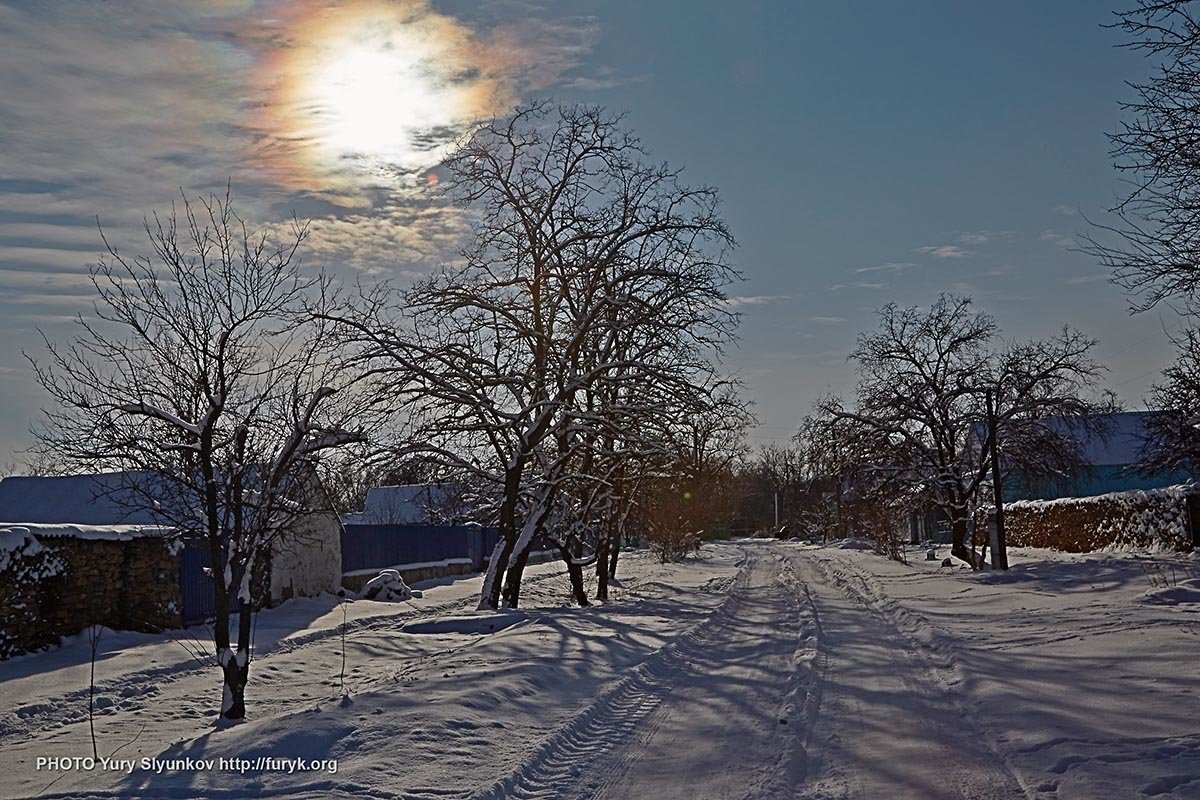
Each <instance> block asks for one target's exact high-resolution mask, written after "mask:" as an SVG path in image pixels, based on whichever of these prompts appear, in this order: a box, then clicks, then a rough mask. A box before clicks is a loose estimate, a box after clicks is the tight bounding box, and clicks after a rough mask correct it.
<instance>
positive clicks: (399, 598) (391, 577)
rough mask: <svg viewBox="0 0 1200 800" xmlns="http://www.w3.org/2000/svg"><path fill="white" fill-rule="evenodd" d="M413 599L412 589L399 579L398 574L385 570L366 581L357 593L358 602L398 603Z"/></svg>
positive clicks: (392, 570) (397, 572) (391, 570)
mask: <svg viewBox="0 0 1200 800" xmlns="http://www.w3.org/2000/svg"><path fill="white" fill-rule="evenodd" d="M412 598H413V593H412V589H410V588H408V584H407V583H405V582H404V578H401V577H400V572H399V571H398V570H394V569H385V570H384V571H383V572H380V573H379V574H378V575H376V576H375V577H374V578H371V580H369V581H367V583H366V585H365V586H363V588H362V591H361V592H359V593H358V599H360V600H379V601H380V602H383V603H400V602H403V601H405V600H411V599H412Z"/></svg>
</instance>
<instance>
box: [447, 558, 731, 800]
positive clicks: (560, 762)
mask: <svg viewBox="0 0 1200 800" xmlns="http://www.w3.org/2000/svg"><path fill="white" fill-rule="evenodd" d="M749 577H750V559H749V556H748V555H747V554H746V552H745V550H744V549H743V554H742V559H741V560H740V562H739V569H738V573H737V576H736V578H735V579H734V582H733V586H732V588H731V590H730V592H729V594H728V595H727V596H726V598H725V599H724V600H723V601H721V603H720V605H718V606H717V607H716V608H714V609H713V610H712V612H710V613H709V615H708V616H707V617H705V618H704V619H703V620H701V621H700V622H699V623H697V624H696V625H694V626H693V627H692V628H691V629H690V630H688V631H687V632H686V633H684V634H681V635H680V636H678V637H676V638H675V639H673V640H671V642H670V643H668V644H666V645H664V646H663V647H661V648H659V649H658V650H656V651H654V652H653V653H652V654H651V655H650V656H648V657H647V658H646V659H645V660H644V661H642V662H641V663H640V664H638V665H637V666H636V667H634V668H633V669H631V670H630V671H629V673H628V674H627V675H625V676H624V677H623V678H620V679H618V680H617V681H616V682H615V683H613V684H611V685H610V686H609V688H608V689H606V690H605V691H603V692H602V693H601V694H600V695H599V696H598V697H597V698H596V699H595V700H593V701H592V702H591V703H590V704H588V705H587V706H586V707H585V708H584V709H582V710H581V711H580V712H579V713H578V714H577V715H576V716H575V717H574V718H573V719H572V720H571V721H570V722H568V723H567V724H566V725H564V726H563V727H561V728H560V729H558V730H557V731H556V732H554V733H553V734H552V735H551V736H550V737H548V738H547V739H545V740H543V741H542V743H541V744H540V745H538V746H537V748H536V749H535V750H533V752H532V753H530V754H529V755H528V756H527V757H526V758H525V760H524V761H522V763H520V764H519V765H518V766H517V767H516V768H515V769H514V770H513V771H512V772H510V773H509V774H507V775H505V776H504V777H502V778H500V779H499V780H498V781H496V782H495V783H493V784H492V785H490V786H487V787H483V788H481V789H479V790H477V791H475V792H473V793H471V794H470V795H469V796H468V797H469V798H470V800H500V799H501V798H510V797H514V798H530V799H533V798H561V797H566V796H572V793H573V792H574V794H575V795H576V796H582V797H588V796H593V795H594V793H595V791H596V790H598V789H600V788H602V787H601V786H598V785H593V786H591V787H581V786H580V785H579V784H580V781H581V779H582V778H583V777H584V775H585V773H586V772H587V771H588V770H589V768H590V767H592V765H594V764H596V763H597V762H598V761H600V760H601V759H602V758H603V757H604V756H605V755H607V754H610V753H612V752H613V751H615V750H617V749H618V748H620V747H622V746H623V745H626V744H628V743H629V742H630V741H631V740H632V739H633V738H634V737H635V735H637V734H639V733H641V734H645V733H647V732H648V730H651V729H647V728H646V727H645V726H646V724H647V722H648V721H649V719H650V717H651V716H652V715H653V713H654V711H655V710H657V709H658V708H659V706H660V705H661V704H662V702H663V699H664V698H665V696H666V695H667V694H668V693H669V692H670V690H671V683H672V679H673V678H674V677H675V676H677V675H678V674H679V673H680V672H681V671H683V670H684V669H686V667H687V665H688V664H689V663H690V662H691V660H692V659H693V658H694V657H695V654H696V653H697V652H698V651H700V650H702V649H703V648H704V647H705V645H706V642H707V640H708V638H709V636H710V635H711V633H712V632H713V631H714V630H716V629H718V628H719V627H720V626H721V625H722V624H724V623H725V622H726V620H728V619H729V618H730V617H731V616H732V615H734V614H736V613H737V611H738V610H739V607H740V605H741V600H742V592H743V591H744V589H745V587H746V585H747V582H748V581H749ZM649 724H650V725H653V722H649ZM580 789H583V790H584V791H583V793H582V794H581V793H580V791H579V790H580Z"/></svg>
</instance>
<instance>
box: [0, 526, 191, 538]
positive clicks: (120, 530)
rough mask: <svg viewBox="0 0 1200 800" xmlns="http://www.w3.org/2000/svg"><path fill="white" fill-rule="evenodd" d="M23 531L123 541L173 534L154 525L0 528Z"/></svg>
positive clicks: (0, 534)
mask: <svg viewBox="0 0 1200 800" xmlns="http://www.w3.org/2000/svg"><path fill="white" fill-rule="evenodd" d="M10 531H12V532H23V533H24V534H32V535H33V536H34V537H44V536H67V537H71V538H73V539H91V540H103V541H110V542H122V541H128V540H130V539H138V538H141V537H146V536H171V535H172V531H171V529H170V528H160V527H156V526H153V525H51V524H33V523H30V524H25V525H8V526H5V527H4V528H0V536H3V535H4V534H5V533H6V532H10Z"/></svg>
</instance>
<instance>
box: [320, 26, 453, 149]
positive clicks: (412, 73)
mask: <svg viewBox="0 0 1200 800" xmlns="http://www.w3.org/2000/svg"><path fill="white" fill-rule="evenodd" d="M387 44H388V46H386V47H385V46H380V45H378V44H374V45H361V44H357V45H356V44H350V45H345V46H343V48H341V49H340V51H338V50H337V49H335V52H334V53H333V54H332V55H331V58H330V60H329V62H328V63H327V64H326V65H325V66H324V67H323V68H322V69H320V70H319V71H318V72H317V74H316V76H315V83H316V85H315V86H314V94H315V98H314V99H315V100H316V102H317V104H318V108H319V110H318V114H319V119H320V120H321V125H320V127H321V128H322V133H323V137H322V138H323V139H324V140H325V142H326V144H328V145H329V146H330V147H332V148H333V149H334V150H335V151H337V152H338V154H339V155H343V156H366V157H374V158H377V159H382V160H385V161H390V162H398V163H399V164H401V165H403V166H413V167H417V166H421V165H420V164H415V163H411V162H413V161H414V160H417V161H419V160H420V158H419V157H420V155H421V153H422V152H423V151H425V150H427V148H424V147H422V145H421V143H420V141H419V140H420V135H421V133H422V132H424V131H429V130H432V129H435V128H438V127H442V126H446V125H449V124H451V123H453V122H454V119H455V116H456V114H455V109H453V108H452V107H451V104H452V103H453V98H452V97H449V96H447V93H445V92H442V91H439V88H438V86H437V76H436V75H435V74H433V69H432V68H431V66H430V65H429V64H426V63H422V59H421V58H420V55H419V54H418V53H416V52H413V51H414V50H415V48H412V47H404V46H397V44H396V43H392V42H388V43H387Z"/></svg>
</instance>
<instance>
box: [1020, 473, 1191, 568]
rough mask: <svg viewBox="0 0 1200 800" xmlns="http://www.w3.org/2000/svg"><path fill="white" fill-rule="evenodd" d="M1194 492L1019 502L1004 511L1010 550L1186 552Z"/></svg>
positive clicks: (1188, 489)
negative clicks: (1107, 549)
mask: <svg viewBox="0 0 1200 800" xmlns="http://www.w3.org/2000/svg"><path fill="white" fill-rule="evenodd" d="M1196 491H1197V488H1196V487H1194V486H1191V485H1186V486H1169V487H1167V488H1165V489H1148V490H1143V491H1132V492H1114V493H1111V494H1102V495H1097V496H1095V497H1067V498H1062V499H1059V500H1019V501H1017V502H1013V503H1006V504H1005V506H1004V534H1005V539H1006V540H1007V542H1008V544H1009V545H1010V546H1012V547H1048V548H1053V549H1055V550H1065V551H1067V552H1070V553H1086V552H1091V551H1093V550H1103V549H1104V548H1108V547H1134V548H1146V549H1153V550H1191V549H1192V544H1191V542H1192V538H1191V528H1190V525H1189V517H1188V509H1187V498H1188V496H1189V495H1191V494H1194V493H1195V492H1196Z"/></svg>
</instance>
